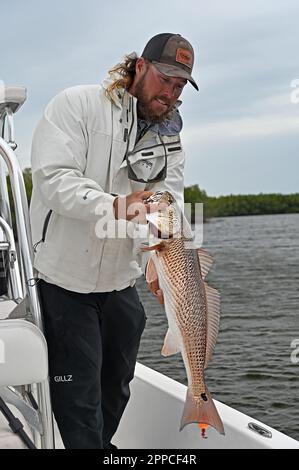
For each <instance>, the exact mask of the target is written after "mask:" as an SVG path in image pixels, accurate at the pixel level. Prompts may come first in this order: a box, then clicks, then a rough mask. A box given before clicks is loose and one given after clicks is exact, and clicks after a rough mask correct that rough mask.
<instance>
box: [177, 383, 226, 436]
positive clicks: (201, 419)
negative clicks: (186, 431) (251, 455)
mask: <svg viewBox="0 0 299 470" xmlns="http://www.w3.org/2000/svg"><path fill="white" fill-rule="evenodd" d="M205 398H206V401H204V400H201V401H200V404H198V403H197V402H196V401H195V398H194V395H193V393H192V392H191V390H190V388H188V391H187V398H186V403H185V408H184V412H183V416H182V420H181V427H180V431H181V430H182V429H183V428H184V427H185V426H186V425H187V424H190V423H204V424H209V425H210V426H213V428H215V429H217V431H218V432H219V433H220V434H224V427H223V423H222V421H221V418H220V416H219V414H218V411H217V408H216V406H215V403H214V401H213V398H212V396H211V394H210V392H209V391H208V389H207V388H206V393H205Z"/></svg>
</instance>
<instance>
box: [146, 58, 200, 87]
mask: <svg viewBox="0 0 299 470" xmlns="http://www.w3.org/2000/svg"><path fill="white" fill-rule="evenodd" d="M152 64H154V66H155V67H156V68H157V69H158V70H159V72H161V73H163V74H164V75H167V76H168V77H178V78H185V79H186V80H188V81H189V82H190V83H191V85H193V86H194V88H195V89H196V90H197V91H199V88H198V86H197V83H196V81H195V80H194V78H193V77H191V75H190V73H188V72H186V71H185V70H183V69H181V68H180V67H176V66H175V65H168V64H162V63H161V62H156V61H152Z"/></svg>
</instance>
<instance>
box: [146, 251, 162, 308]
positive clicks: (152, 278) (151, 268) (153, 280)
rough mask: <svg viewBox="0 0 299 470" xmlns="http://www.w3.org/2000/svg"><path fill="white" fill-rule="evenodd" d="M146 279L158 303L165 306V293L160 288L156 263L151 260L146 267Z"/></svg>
mask: <svg viewBox="0 0 299 470" xmlns="http://www.w3.org/2000/svg"><path fill="white" fill-rule="evenodd" d="M145 278H146V282H147V285H148V287H149V289H150V290H151V292H152V293H153V294H154V295H155V296H156V297H157V299H158V302H159V303H160V304H161V305H163V304H164V297H163V292H162V290H161V289H160V287H159V281H158V274H157V271H156V268H155V265H154V262H153V261H152V260H151V259H149V261H148V263H147V266H146V272H145Z"/></svg>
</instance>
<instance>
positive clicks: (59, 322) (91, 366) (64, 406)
mask: <svg viewBox="0 0 299 470" xmlns="http://www.w3.org/2000/svg"><path fill="white" fill-rule="evenodd" d="M39 286H40V297H41V303H42V310H43V317H44V323H45V335H46V339H47V343H48V350H49V374H50V387H51V397H52V406H53V411H54V415H55V419H56V421H57V424H58V427H59V431H60V433H61V436H62V440H63V442H64V445H65V447H66V448H68V449H102V448H106V447H109V444H110V441H111V439H112V436H113V435H114V433H115V432H116V430H117V427H118V424H119V422H120V419H121V416H122V414H123V412H124V409H125V407H126V404H127V402H128V400H129V397H130V390H129V383H130V381H131V380H132V378H133V376H134V370H135V365H136V358H137V353H138V348H139V343H140V338H141V335H142V332H143V330H144V327H145V321H146V317H145V313H144V309H143V307H142V305H141V303H140V301H139V298H138V294H137V291H136V288H135V287H128V288H126V289H124V290H122V291H113V292H107V293H91V294H80V293H77V292H71V291H68V290H65V289H62V288H61V287H58V286H55V285H53V284H49V283H46V282H45V281H42V280H40V281H39Z"/></svg>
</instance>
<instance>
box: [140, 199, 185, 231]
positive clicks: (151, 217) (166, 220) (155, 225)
mask: <svg viewBox="0 0 299 470" xmlns="http://www.w3.org/2000/svg"><path fill="white" fill-rule="evenodd" d="M157 202H159V203H166V204H168V206H167V207H166V208H165V209H164V210H159V211H156V212H151V213H149V214H147V215H146V219H147V221H148V222H149V224H150V232H151V234H152V235H153V236H154V237H156V238H159V239H163V240H165V239H171V238H174V237H175V236H177V235H179V234H180V233H181V226H180V218H179V215H178V214H179V213H178V211H177V209H176V207H175V199H174V197H173V196H172V194H171V193H169V192H168V191H163V192H162V191H157V192H155V193H154V194H153V195H152V196H150V197H149V198H148V199H146V200H145V203H146V204H148V203H157Z"/></svg>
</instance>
